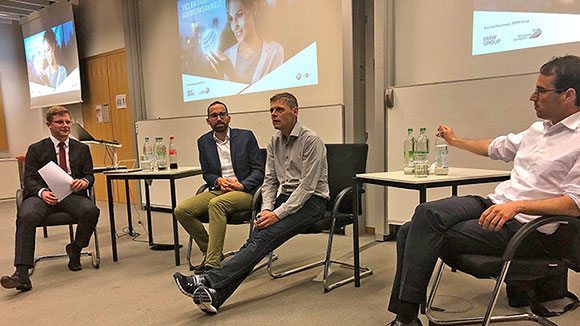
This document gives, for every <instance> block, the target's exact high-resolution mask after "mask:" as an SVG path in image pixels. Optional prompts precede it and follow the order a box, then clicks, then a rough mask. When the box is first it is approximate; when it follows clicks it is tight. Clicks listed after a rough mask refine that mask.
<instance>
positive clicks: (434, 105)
mask: <svg viewBox="0 0 580 326" xmlns="http://www.w3.org/2000/svg"><path fill="white" fill-rule="evenodd" d="M392 1H393V3H394V9H393V10H394V15H393V17H395V29H394V30H395V33H394V49H395V55H394V89H395V96H394V99H395V106H394V108H393V109H388V110H387V118H386V121H387V123H386V126H387V146H388V155H387V156H386V157H385V160H386V162H387V166H388V170H400V169H401V168H402V143H403V137H404V136H405V135H406V129H407V128H409V127H412V128H414V129H415V134H416V135H417V134H418V129H419V128H420V127H426V128H427V133H428V135H429V137H430V139H431V142H433V141H434V139H435V130H436V128H437V126H438V125H439V124H448V125H450V126H451V127H453V128H454V129H455V130H456V133H457V135H458V136H459V137H465V138H492V137H495V136H498V135H502V134H507V133H509V132H518V131H521V130H523V129H525V128H527V127H528V126H529V125H530V124H531V123H532V122H533V121H535V120H536V119H537V118H536V116H535V112H534V111H533V108H532V103H531V102H530V101H529V99H528V98H529V97H530V95H531V92H532V90H533V89H534V87H535V81H536V78H537V71H538V70H539V67H540V65H541V64H542V63H544V62H546V61H547V60H549V59H550V58H551V57H553V56H561V55H565V54H567V53H580V45H579V44H578V43H575V44H567V45H555V46H548V47H543V48H533V49H526V50H518V51H510V52H504V53H497V54H489V55H482V56H476V57H472V56H471V38H472V37H471V32H472V17H473V1H469V0H434V1H420V0H392ZM375 3H376V1H375ZM385 58H386V57H385ZM385 58H378V57H377V58H376V59H377V60H380V59H385ZM383 86H384V88H387V87H388V85H387V84H386V83H385V84H384V85H383ZM377 110H378V109H377ZM371 151H372V148H371ZM431 155H432V154H431ZM432 159H433V158H432V157H431V160H432ZM450 166H451V168H453V167H454V166H456V167H475V168H493V169H505V170H509V169H510V168H511V165H510V164H504V163H501V162H493V161H491V160H490V159H488V158H484V157H476V156H475V155H473V154H470V153H466V152H462V151H459V150H456V149H451V150H450ZM491 191H493V185H481V186H469V187H464V188H462V187H460V190H459V194H466V193H472V194H480V195H487V194H488V193H489V192H491ZM450 193H451V190H450V189H444V190H431V191H429V193H428V198H427V199H428V200H433V199H436V198H440V197H444V196H449V195H450ZM417 203H418V193H417V191H405V190H389V192H388V213H387V218H388V219H389V220H390V221H396V222H398V223H400V222H401V221H407V220H409V219H410V217H411V216H412V213H413V209H414V207H415V206H416V205H417ZM379 218H382V217H380V216H379V217H377V219H375V221H374V222H375V224H376V225H379V226H380V225H381V223H380V220H378V219H379ZM369 222H370V223H369V224H372V222H373V221H369ZM377 231H379V232H380V231H381V230H377Z"/></svg>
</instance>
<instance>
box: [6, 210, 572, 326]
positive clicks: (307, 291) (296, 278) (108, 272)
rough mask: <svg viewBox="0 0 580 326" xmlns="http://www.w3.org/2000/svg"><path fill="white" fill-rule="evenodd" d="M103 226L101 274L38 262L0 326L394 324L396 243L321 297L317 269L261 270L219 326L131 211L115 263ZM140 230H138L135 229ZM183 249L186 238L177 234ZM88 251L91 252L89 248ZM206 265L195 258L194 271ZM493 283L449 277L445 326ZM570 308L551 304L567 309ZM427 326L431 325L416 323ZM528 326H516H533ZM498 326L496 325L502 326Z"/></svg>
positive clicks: (307, 252) (338, 245) (165, 238)
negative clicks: (283, 273)
mask: <svg viewBox="0 0 580 326" xmlns="http://www.w3.org/2000/svg"><path fill="white" fill-rule="evenodd" d="M98 205H99V207H100V208H101V218H100V221H99V224H98V228H97V230H98V233H99V241H100V249H101V264H100V269H94V268H92V267H91V264H90V259H88V258H84V259H83V261H82V263H83V270H82V271H80V272H71V271H68V269H67V267H66V264H67V259H61V260H53V261H45V262H40V263H39V264H38V265H37V267H36V271H35V272H34V275H33V276H32V284H33V289H32V290H31V291H29V292H26V293H19V292H18V291H15V290H6V289H0V325H2V326H4V325H143V326H144V325H333V326H338V325H385V324H386V323H387V322H389V321H390V320H391V319H393V315H392V314H390V313H389V312H387V310H386V305H387V297H388V295H389V293H390V289H391V284H392V280H393V277H394V271H395V263H396V255H395V243H393V242H383V243H379V242H375V241H374V237H373V236H372V235H364V236H362V237H361V247H362V248H363V252H362V253H361V261H362V264H364V265H367V266H369V267H372V268H373V270H374V274H373V275H372V276H370V277H368V278H365V279H363V280H362V282H361V287H360V288H355V287H354V286H353V285H352V284H348V285H345V286H343V287H341V288H338V289H336V290H333V291H331V292H330V293H326V294H325V293H324V291H323V288H322V284H321V283H320V282H317V281H314V280H313V279H315V278H317V276H318V275H319V273H320V271H321V269H320V268H317V269H313V270H310V271H307V272H303V273H300V274H296V275H292V276H289V277H286V278H283V279H276V280H275V279H272V278H271V277H270V276H269V275H268V274H267V272H266V271H265V270H259V271H256V272H254V273H253V274H252V275H250V277H249V278H248V279H247V280H246V281H245V282H244V283H243V284H242V285H241V286H240V288H239V289H238V290H237V291H236V292H235V293H234V294H233V296H232V297H231V298H230V299H229V300H228V301H227V302H226V303H225V304H224V305H223V306H222V307H221V309H220V311H219V313H218V314H217V315H215V316H208V315H205V314H204V313H202V312H200V311H199V310H198V309H197V307H196V306H195V305H194V304H193V303H192V301H191V299H189V298H187V297H185V296H183V295H182V294H181V293H180V292H179V291H178V290H177V288H176V286H175V284H174V282H173V278H172V276H171V275H172V274H173V273H174V272H176V271H179V272H182V273H189V270H188V267H187V265H186V264H185V249H182V250H181V259H182V264H181V266H175V263H174V255H173V252H172V251H152V250H149V249H148V246H147V243H146V241H147V235H146V228H145V224H144V223H145V221H146V218H145V212H144V211H143V210H140V209H137V208H134V209H133V219H134V223H135V225H136V231H137V232H139V233H140V234H141V235H140V236H138V237H137V238H135V239H131V237H129V236H128V235H123V231H122V229H123V227H124V226H126V224H127V221H126V218H125V216H126V213H125V206H124V205H116V206H115V208H116V217H117V220H116V224H117V233H118V235H119V236H120V237H119V238H118V239H117V242H118V249H119V261H118V262H116V263H114V262H113V260H112V252H111V235H110V229H109V217H108V213H107V212H108V209H107V205H106V203H105V202H99V203H98ZM15 220H16V218H15V204H14V201H4V202H0V234H2V235H3V236H2V237H1V238H0V274H2V275H8V274H12V272H13V266H12V264H13V255H14V232H15ZM139 220H140V221H143V224H138V223H137V222H138V221H139ZM153 225H154V236H155V241H156V242H161V243H170V242H172V229H171V220H170V215H169V214H166V213H156V212H154V213H153ZM38 231H39V232H37V245H36V248H37V255H44V254H51V253H63V252H64V246H65V245H66V244H67V243H68V230H67V228H66V227H52V228H50V229H49V236H48V238H43V237H42V233H41V231H40V230H38ZM247 234H248V226H247V225H242V226H233V227H230V228H229V229H228V231H227V235H226V245H225V246H226V248H225V250H234V249H237V248H238V247H240V246H241V245H242V243H243V242H244V240H245V239H246V237H247ZM179 235H180V239H181V243H182V244H183V243H186V240H187V237H186V233H185V232H184V231H183V230H182V229H181V228H180V233H179ZM90 248H91V250H92V249H93V242H92V241H91V247H90ZM325 248H326V235H323V234H321V235H303V236H298V237H296V238H294V239H292V240H290V241H289V242H288V243H286V244H285V245H283V246H282V247H280V248H279V249H278V250H276V253H277V254H278V256H279V257H280V259H279V260H278V261H277V262H276V266H277V267H279V268H289V267H295V266H299V265H300V264H302V263H308V262H311V261H314V260H316V259H320V258H322V257H323V255H324V250H325ZM351 250H352V240H351V238H350V237H348V236H337V237H336V238H335V246H334V254H333V257H335V258H336V257H343V258H344V259H346V260H352V254H351ZM200 259H201V254H200V253H199V251H197V250H194V254H193V261H195V262H197V261H199V260H200ZM333 271H334V272H333V273H332V276H331V277H332V279H334V280H336V279H338V278H340V277H344V276H348V275H349V270H346V269H343V268H334V269H333ZM492 287H493V282H491V281H487V280H476V279H474V278H472V277H470V276H468V275H465V274H462V273H450V272H447V273H446V274H445V275H444V277H443V280H442V284H441V289H440V292H439V293H440V296H438V298H437V299H436V301H435V305H436V306H439V307H445V308H447V312H444V313H439V314H438V316H440V317H441V318H450V317H456V316H458V315H462V316H464V315H471V316H473V315H477V314H482V313H483V312H484V310H485V307H486V305H487V300H488V294H489V293H490V292H491V290H492ZM569 288H570V290H571V291H573V292H576V293H580V278H579V277H578V275H577V274H575V273H573V272H571V273H570V286H569ZM563 303H564V302H562V301H561V302H555V303H551V306H553V307H558V306H562V304H563ZM496 310H497V312H498V313H506V312H517V311H523V310H524V309H515V310H514V309H512V308H510V307H509V306H508V305H507V299H506V297H505V292H503V293H502V295H501V297H500V300H499V302H498V305H497V309H496ZM420 318H421V320H422V321H423V324H424V325H427V324H428V322H427V318H426V317H425V316H420ZM552 320H553V321H554V322H556V323H557V324H558V325H579V324H580V309H578V310H576V311H572V312H569V313H567V314H565V315H563V316H560V317H556V318H552ZM530 324H532V323H530V322H517V323H510V325H516V326H517V325H530ZM496 325H500V324H496Z"/></svg>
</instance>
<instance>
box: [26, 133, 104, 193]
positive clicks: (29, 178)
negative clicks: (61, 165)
mask: <svg viewBox="0 0 580 326" xmlns="http://www.w3.org/2000/svg"><path fill="white" fill-rule="evenodd" d="M68 155H69V161H70V169H71V172H72V174H71V176H72V177H73V179H83V178H84V179H86V180H87V181H88V182H89V185H88V186H87V188H90V187H91V186H92V185H93V183H94V182H95V177H94V176H93V159H92V157H91V152H90V151H89V146H87V145H85V144H83V143H81V142H79V141H77V140H74V139H72V138H71V139H70V140H69V152H68ZM50 161H53V162H54V163H55V164H57V165H58V160H57V159H56V150H55V148H54V143H53V142H52V140H50V138H45V139H43V140H41V141H39V142H37V143H34V144H32V145H30V146H28V151H27V152H26V161H25V165H24V199H26V198H28V197H35V196H38V192H39V191H40V189H42V188H48V185H47V184H46V182H44V179H42V177H41V176H40V174H39V173H38V170H39V169H40V168H42V167H43V166H45V165H46V164H47V163H48V162H50ZM76 194H79V195H82V196H88V195H87V191H86V190H84V189H83V190H81V191H79V192H77V193H76Z"/></svg>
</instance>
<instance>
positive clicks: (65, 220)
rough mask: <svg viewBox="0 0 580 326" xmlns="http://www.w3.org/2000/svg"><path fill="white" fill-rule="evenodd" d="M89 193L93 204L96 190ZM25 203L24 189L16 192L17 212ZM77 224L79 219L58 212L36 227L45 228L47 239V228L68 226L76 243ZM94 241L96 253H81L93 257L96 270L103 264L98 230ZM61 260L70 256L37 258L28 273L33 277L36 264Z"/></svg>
mask: <svg viewBox="0 0 580 326" xmlns="http://www.w3.org/2000/svg"><path fill="white" fill-rule="evenodd" d="M88 191H89V197H90V198H91V200H92V201H93V202H95V190H94V188H93V187H90V188H89V190H88ZM23 201H24V198H23V190H22V189H18V190H16V210H17V211H18V210H19V209H20V206H21V205H22V202H23ZM77 223H78V217H76V216H71V215H69V214H68V213H65V212H57V213H51V214H48V215H47V216H46V218H45V219H44V221H43V222H42V223H41V224H38V225H37V226H36V227H37V228H40V227H42V228H43V230H44V231H45V236H44V237H45V238H46V228H47V227H49V226H62V225H68V231H69V238H70V242H73V241H74V229H73V225H74V224H77ZM93 239H94V241H95V252H94V253H93V252H91V251H81V256H89V257H91V264H92V265H93V267H94V268H96V269H98V268H99V267H100V262H101V252H100V250H99V239H98V236H97V229H96V228H95V231H94V234H93ZM60 258H68V254H66V253H63V254H54V255H45V256H40V257H36V258H35V259H34V266H33V267H32V268H30V269H29V272H28V273H29V274H30V275H32V273H34V268H35V267H36V263H38V262H39V261H42V260H53V259H60Z"/></svg>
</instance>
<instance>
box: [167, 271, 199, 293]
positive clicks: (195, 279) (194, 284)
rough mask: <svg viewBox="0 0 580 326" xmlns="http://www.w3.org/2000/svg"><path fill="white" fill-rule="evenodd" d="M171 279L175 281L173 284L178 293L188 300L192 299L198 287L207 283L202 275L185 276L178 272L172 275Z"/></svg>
mask: <svg viewBox="0 0 580 326" xmlns="http://www.w3.org/2000/svg"><path fill="white" fill-rule="evenodd" d="M173 279H174V280H175V284H177V288H179V291H181V293H183V294H184V295H186V296H188V297H190V298H193V292H194V291H195V290H196V289H197V288H198V287H200V286H203V285H205V284H206V283H207V282H206V280H205V278H204V277H203V275H192V276H187V275H183V274H181V273H179V272H176V273H175V274H173Z"/></svg>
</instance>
